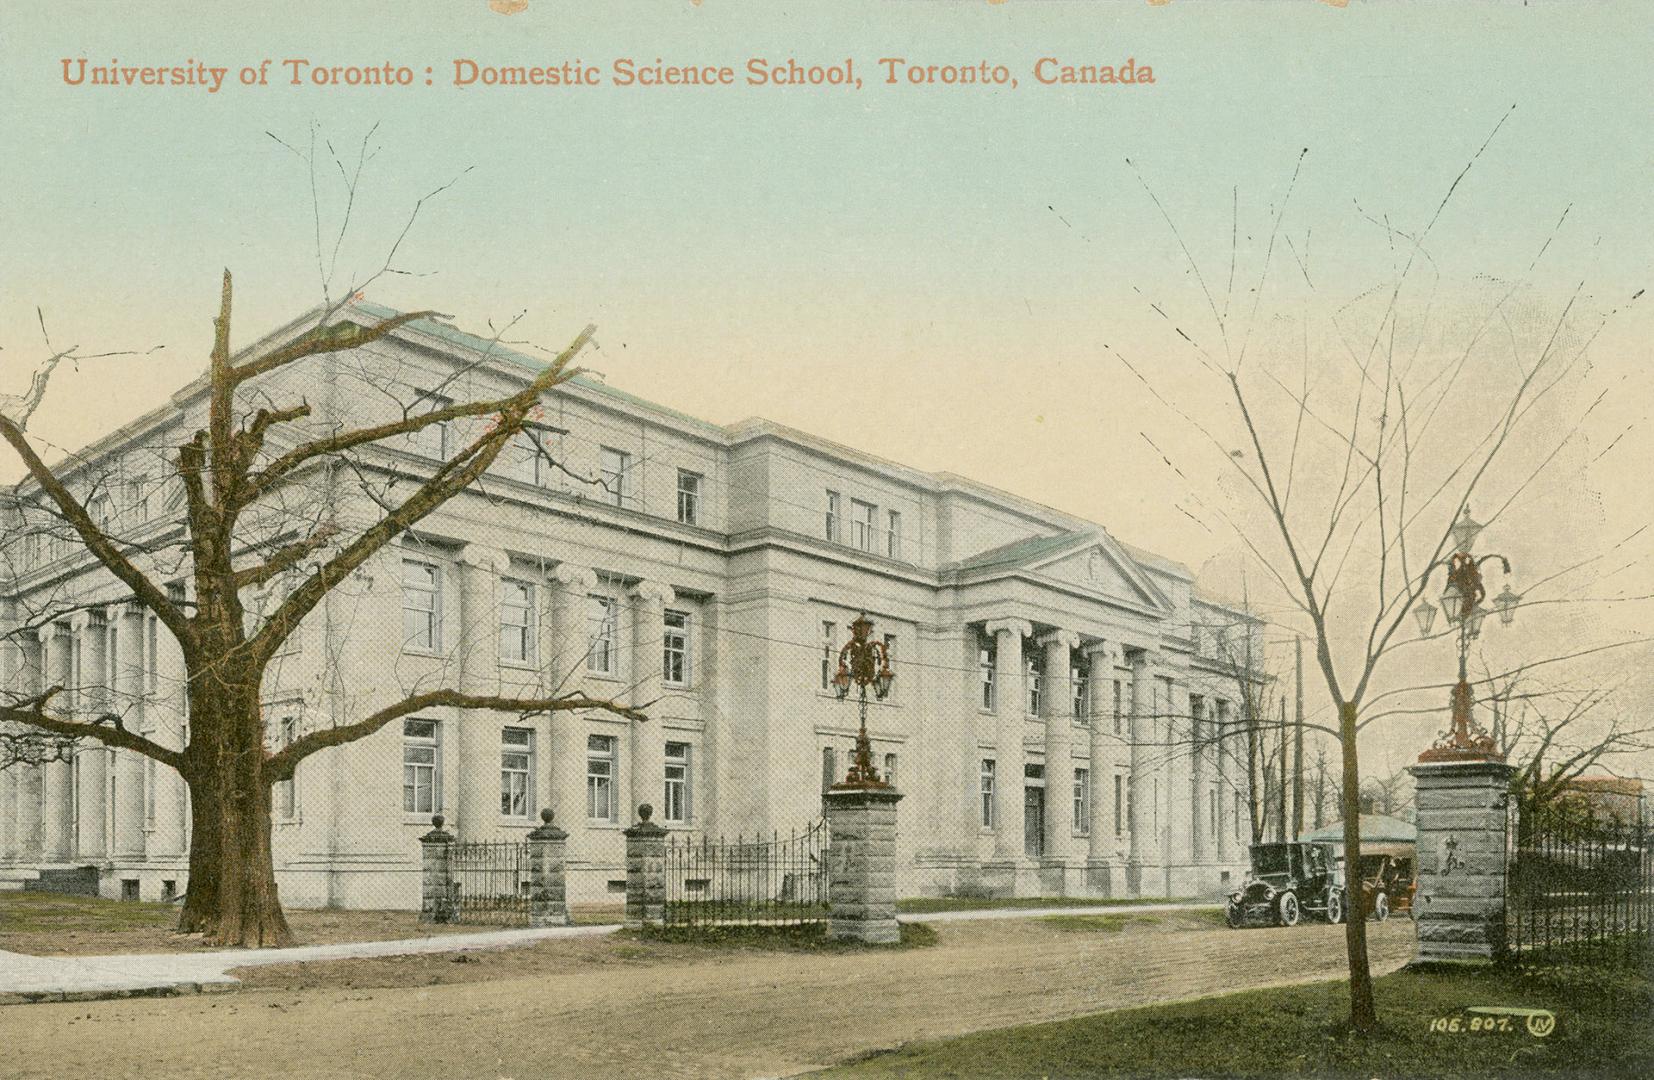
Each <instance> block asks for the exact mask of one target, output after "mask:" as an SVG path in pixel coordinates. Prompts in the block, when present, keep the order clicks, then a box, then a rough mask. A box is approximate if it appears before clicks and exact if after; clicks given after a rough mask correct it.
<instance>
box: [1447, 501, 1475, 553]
mask: <svg viewBox="0 0 1654 1080" xmlns="http://www.w3.org/2000/svg"><path fill="white" fill-rule="evenodd" d="M1481 531H1482V524H1481V522H1479V521H1477V520H1476V519H1475V518H1473V517H1471V516H1470V507H1468V506H1467V507H1465V508H1464V514H1463V515H1462V516H1461V517H1460V518H1459V520H1458V521H1455V522H1454V523H1453V542H1454V543H1455V544H1457V545H1458V549H1459V550H1460V551H1469V550H1470V545H1471V544H1474V543H1475V542H1476V536H1477V534H1478V533H1480V532H1481Z"/></svg>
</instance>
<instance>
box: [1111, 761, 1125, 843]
mask: <svg viewBox="0 0 1654 1080" xmlns="http://www.w3.org/2000/svg"><path fill="white" fill-rule="evenodd" d="M1125 786H1126V778H1125V777H1123V776H1121V775H1120V774H1119V773H1115V774H1114V835H1115V836H1124V835H1125V832H1126V819H1125V815H1124V812H1123V811H1122V810H1121V807H1120V804H1121V802H1122V801H1124V799H1125V791H1124V790H1123V789H1124V788H1125Z"/></svg>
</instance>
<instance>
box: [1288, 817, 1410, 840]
mask: <svg viewBox="0 0 1654 1080" xmlns="http://www.w3.org/2000/svg"><path fill="white" fill-rule="evenodd" d="M1360 821H1361V842H1362V843H1363V844H1368V843H1372V844H1413V843H1417V842H1418V838H1419V830H1418V827H1417V826H1416V825H1409V824H1408V823H1407V822H1405V821H1402V820H1401V819H1400V818H1393V817H1390V816H1389V815H1388V814H1362V815H1361V818H1360ZM1303 839H1305V840H1311V841H1319V842H1322V843H1328V842H1330V843H1334V844H1342V843H1343V842H1344V823H1343V822H1342V821H1335V822H1333V823H1332V824H1331V825H1327V826H1325V827H1323V828H1319V829H1316V830H1315V831H1314V832H1307V833H1305V834H1304V835H1303Z"/></svg>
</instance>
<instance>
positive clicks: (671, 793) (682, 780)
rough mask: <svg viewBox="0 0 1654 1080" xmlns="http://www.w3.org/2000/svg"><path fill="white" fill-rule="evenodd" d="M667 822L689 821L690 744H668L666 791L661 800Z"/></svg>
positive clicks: (663, 815)
mask: <svg viewBox="0 0 1654 1080" xmlns="http://www.w3.org/2000/svg"><path fill="white" fill-rule="evenodd" d="M661 806H662V810H663V812H662V817H663V818H664V819H665V820H667V821H688V820H689V744H688V743H686V742H669V743H667V744H666V790H665V792H664V794H663V797H662V799H661Z"/></svg>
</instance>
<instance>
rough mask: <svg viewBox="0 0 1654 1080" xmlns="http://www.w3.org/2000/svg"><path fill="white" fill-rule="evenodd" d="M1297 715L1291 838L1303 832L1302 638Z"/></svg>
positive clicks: (1300, 643) (1293, 745)
mask: <svg viewBox="0 0 1654 1080" xmlns="http://www.w3.org/2000/svg"><path fill="white" fill-rule="evenodd" d="M1296 644H1297V648H1296V652H1297V660H1298V692H1297V698H1298V715H1297V724H1296V725H1295V726H1294V728H1293V731H1292V839H1294V840H1296V839H1298V838H1299V837H1300V836H1302V835H1303V834H1304V639H1303V638H1301V637H1300V638H1298V640H1297V643H1296Z"/></svg>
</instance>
